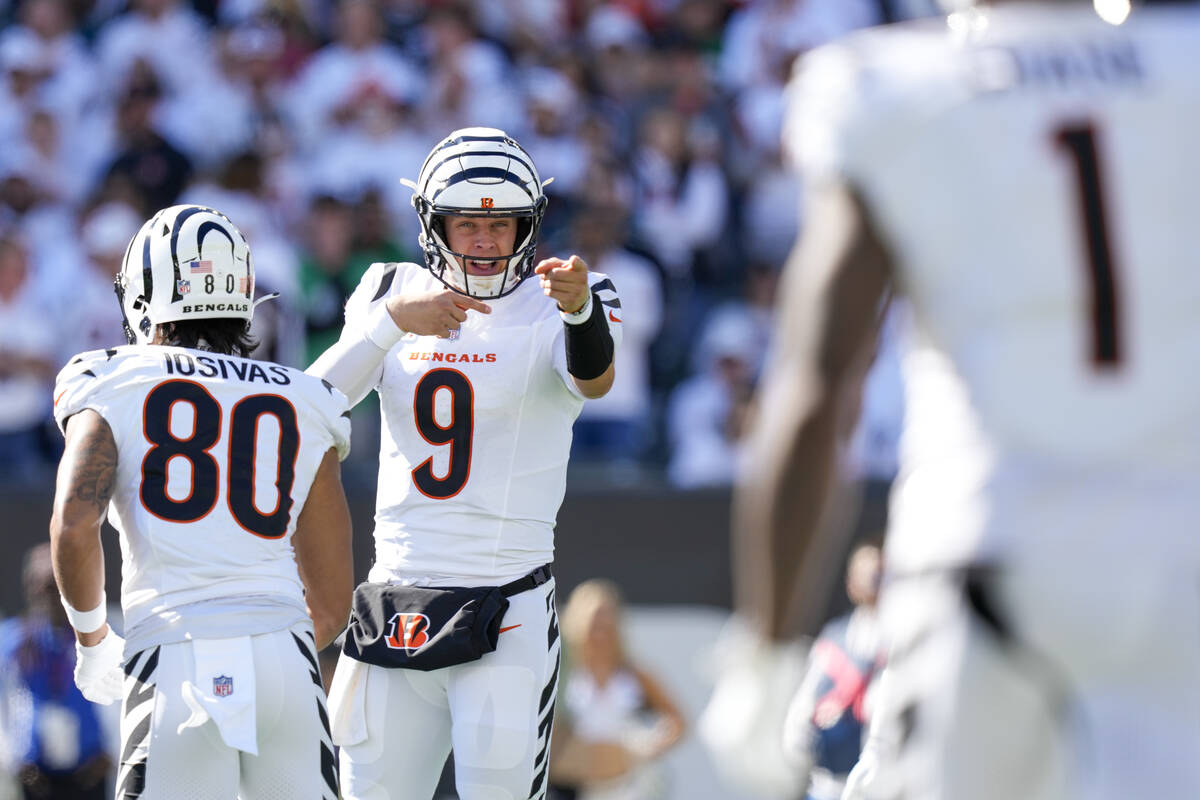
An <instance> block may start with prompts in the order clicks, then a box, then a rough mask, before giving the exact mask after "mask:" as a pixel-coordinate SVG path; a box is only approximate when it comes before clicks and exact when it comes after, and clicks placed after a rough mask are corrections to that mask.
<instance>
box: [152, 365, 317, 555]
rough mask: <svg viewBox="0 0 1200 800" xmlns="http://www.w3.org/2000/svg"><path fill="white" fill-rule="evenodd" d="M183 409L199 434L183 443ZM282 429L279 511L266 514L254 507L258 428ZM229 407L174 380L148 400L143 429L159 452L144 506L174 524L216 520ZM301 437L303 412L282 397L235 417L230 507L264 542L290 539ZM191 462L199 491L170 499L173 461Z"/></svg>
mask: <svg viewBox="0 0 1200 800" xmlns="http://www.w3.org/2000/svg"><path fill="white" fill-rule="evenodd" d="M176 403H186V404H187V405H190V406H191V407H192V413H193V420H194V424H193V427H192V434H191V436H189V437H187V438H180V437H178V436H176V435H175V434H174V433H173V432H172V431H171V413H172V411H173V409H174V408H175V404H176ZM265 414H269V415H271V416H273V417H275V419H276V421H277V422H278V424H279V449H278V453H277V454H276V455H277V459H276V462H275V464H276V467H275V469H276V472H275V487H276V489H277V490H278V492H279V497H278V500H277V501H276V503H275V508H273V509H271V510H270V511H267V512H263V511H260V510H259V509H258V507H257V506H255V504H254V478H255V475H254V463H255V460H256V457H257V452H256V451H257V448H258V423H259V420H260V419H261V418H262V417H263V415H265ZM221 417H222V413H221V404H220V403H218V402H217V400H216V398H214V397H213V396H212V395H211V394H209V393H208V390H207V389H205V388H204V387H203V386H201V385H200V384H199V383H195V382H194V381H179V380H174V381H166V382H164V383H160V384H159V385H158V386H156V387H154V389H153V390H151V392H150V393H149V394H148V395H146V404H145V406H144V407H143V413H142V421H143V422H142V427H143V433H144V434H145V437H146V440H147V441H148V442H150V444H151V447H150V449H149V450H148V451H147V452H146V456H145V458H143V459H142V487H141V492H140V494H141V499H142V505H144V506H145V507H146V510H148V511H149V512H150V513H151V514H153V515H154V516H156V517H158V518H159V519H163V520H166V521H168V522H195V521H197V520H199V519H203V518H204V517H206V516H208V515H209V514H210V513H211V512H212V510H213V508H214V507H215V506H216V504H217V495H218V494H219V487H220V483H221V475H220V472H221V468H220V465H219V464H218V462H217V459H216V458H215V457H214V456H213V455H212V453H211V452H209V451H210V450H212V449H213V448H214V447H215V446H216V444H217V442H218V441H219V440H220V438H221V425H222V419H221ZM299 451H300V431H299V429H298V428H297V427H296V409H295V407H294V406H293V405H292V404H291V403H290V402H289V401H288V400H287V399H286V398H283V397H280V396H279V395H275V394H252V395H248V396H246V397H243V398H242V399H241V400H239V401H238V402H237V403H236V404H234V406H233V410H232V411H231V412H230V414H229V458H228V460H227V465H228V469H227V472H226V475H225V482H226V484H227V486H226V493H225V496H226V500H227V502H228V504H229V511H230V513H231V514H232V515H233V518H234V520H235V521H236V522H237V523H238V525H240V526H241V527H242V528H243V529H245V530H246V531H248V532H250V533H253V534H254V535H255V536H261V537H263V538H264V539H278V538H280V537H282V536H283V535H284V534H285V533H287V529H288V522H289V521H290V517H291V511H292V496H291V493H292V485H293V484H294V483H295V481H296V456H297V455H298V454H299ZM176 458H182V459H185V460H186V461H187V462H188V464H189V465H190V466H191V471H192V486H191V492H190V493H189V494H188V496H187V497H185V498H183V499H182V500H175V499H173V498H172V497H170V496H169V495H168V494H167V466H168V464H170V462H171V460H172V459H176Z"/></svg>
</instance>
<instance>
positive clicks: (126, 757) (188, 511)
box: [50, 206, 354, 800]
mask: <svg viewBox="0 0 1200 800" xmlns="http://www.w3.org/2000/svg"><path fill="white" fill-rule="evenodd" d="M116 284H117V294H118V297H119V299H120V303H121V308H122V311H123V312H124V314H125V320H126V321H125V327H126V336H127V338H128V339H129V342H130V344H129V346H122V347H117V348H114V349H110V350H96V351H92V352H88V353H83V354H81V355H79V356H76V357H75V358H73V359H71V361H70V363H69V364H67V366H66V367H64V368H63V370H62V372H61V373H60V374H59V376H58V383H57V386H56V387H55V395H54V413H55V418H56V419H57V421H58V424H59V426H60V427H61V428H62V430H63V433H64V435H65V436H66V450H65V452H64V454H63V457H62V462H61V464H60V465H59V472H58V488H57V492H56V495H55V500H54V513H53V518H52V520H51V523H50V540H51V546H52V551H53V559H54V570H55V575H56V577H57V580H58V585H59V589H60V591H61V592H62V596H63V605H64V606H65V607H66V609H67V613H68V616H69V617H70V619H71V623H72V625H73V626H74V627H75V630H76V634H77V638H78V645H77V650H78V661H77V664H76V673H75V676H76V682H77V683H78V684H79V688H80V689H81V690H82V691H83V693H84V695H85V696H87V697H88V698H89V699H91V700H93V701H95V702H99V703H103V704H109V703H111V702H113V701H114V700H117V699H123V700H124V706H123V709H122V712H123V717H122V722H121V738H122V740H123V744H122V748H121V764H120V770H119V772H118V777H117V796H118V797H121V798H139V797H140V798H147V800H158V798H182V797H187V798H196V800H201V799H202V798H212V800H229V798H232V797H234V796H236V795H238V794H239V793H240V795H241V797H243V798H245V800H251V799H252V798H281V797H288V798H293V797H294V798H312V799H313V800H317V799H318V798H319V799H320V800H333V799H334V798H336V797H337V777H336V765H335V761H334V750H333V745H332V742H331V741H330V734H329V726H328V721H327V720H328V718H327V715H326V711H325V706H324V691H323V686H322V683H321V679H320V672H319V670H318V666H317V658H316V653H317V651H318V650H319V649H320V648H321V647H324V646H325V645H327V644H328V643H329V642H330V641H331V640H332V639H333V638H334V636H336V635H337V633H338V632H339V631H340V630H341V629H342V627H343V626H344V623H345V619H346V615H347V614H348V612H349V606H350V596H351V592H352V588H353V581H354V579H353V568H352V561H351V554H350V518H349V511H348V509H347V506H346V498H345V495H344V494H343V493H342V486H341V478H340V467H339V461H340V459H342V458H344V457H345V455H346V453H347V452H348V450H349V437H350V423H349V418H348V415H349V410H348V404H347V402H346V398H345V396H344V395H343V394H342V393H341V392H339V391H337V390H336V389H334V388H333V387H332V386H330V385H329V384H325V383H322V382H321V381H320V380H318V379H317V378H314V377H312V376H311V375H306V374H305V373H303V372H300V371H299V370H295V369H290V368H287V367H282V366H279V365H277V364H272V363H270V362H260V361H252V360H250V359H248V358H246V356H247V355H248V354H249V352H250V351H251V350H252V349H253V347H254V343H253V341H252V340H251V339H250V337H249V335H248V333H247V330H248V327H249V323H250V317H251V314H252V311H253V308H254V305H255V301H254V300H253V293H254V269H253V267H252V265H251V261H250V250H249V247H248V246H247V244H246V240H245V238H244V237H243V236H242V234H241V232H240V231H239V230H238V229H237V228H236V227H235V226H234V225H233V223H231V222H230V221H229V219H228V218H226V217H225V215H223V214H221V213H219V212H217V211H214V210H212V209H210V208H204V207H201V206H173V207H171V208H167V209H164V210H162V211H160V212H158V213H157V214H155V215H154V216H153V217H152V218H151V219H150V220H149V221H148V222H146V224H145V225H144V226H143V227H142V229H141V230H140V231H139V232H138V234H137V235H136V236H135V237H134V238H133V240H132V241H131V242H130V245H129V248H128V250H127V251H126V254H125V260H124V263H123V265H122V268H121V272H120V274H119V275H118V276H117V281H116ZM106 514H107V515H108V519H109V521H110V522H111V523H112V524H113V526H114V527H115V528H116V529H117V531H118V532H119V533H120V542H121V553H122V585H121V606H122V609H123V611H124V624H125V627H124V633H125V639H124V641H122V639H121V637H120V636H118V635H117V634H116V633H115V632H113V631H112V630H111V629H110V628H109V627H108V625H107V623H106V621H105V592H104V557H103V551H102V549H101V544H100V526H101V523H102V521H103V520H104V517H105V515H106ZM297 565H299V570H297Z"/></svg>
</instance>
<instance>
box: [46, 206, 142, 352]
mask: <svg viewBox="0 0 1200 800" xmlns="http://www.w3.org/2000/svg"><path fill="white" fill-rule="evenodd" d="M142 222H143V220H142V216H141V214H139V213H138V212H137V211H136V210H134V209H133V208H131V207H129V206H127V205H125V204H124V203H120V202H112V203H106V204H104V205H101V206H99V207H97V208H96V209H95V210H93V211H92V212H91V214H89V215H88V216H87V218H86V219H85V220H84V221H83V227H82V230H81V231H80V240H81V243H82V245H83V251H84V255H85V259H86V262H87V263H86V265H85V268H84V269H82V270H80V272H79V279H78V281H77V282H76V284H75V291H74V293H73V296H72V298H71V307H72V308H71V317H72V324H71V327H70V329H69V330H67V331H64V336H63V337H62V339H61V340H60V341H59V346H58V353H57V361H58V362H59V363H60V364H62V363H65V362H66V360H67V359H68V358H70V357H71V356H72V355H74V354H75V353H82V352H84V351H86V350H97V349H99V348H107V347H116V346H118V345H122V344H125V333H124V330H123V328H122V326H121V321H122V316H121V307H120V304H119V303H118V302H117V296H116V294H115V293H114V291H113V279H114V278H115V277H116V275H117V273H118V272H120V271H121V262H122V260H123V259H124V258H125V250H126V249H127V248H128V247H129V242H130V240H131V239H133V236H134V234H135V233H137V232H138V228H140V227H142Z"/></svg>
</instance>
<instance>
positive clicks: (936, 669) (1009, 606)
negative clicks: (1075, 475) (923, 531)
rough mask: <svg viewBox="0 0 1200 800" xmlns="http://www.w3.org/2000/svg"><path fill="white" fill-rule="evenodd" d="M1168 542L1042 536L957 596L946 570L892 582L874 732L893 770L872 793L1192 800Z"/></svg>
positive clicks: (1197, 654)
mask: <svg viewBox="0 0 1200 800" xmlns="http://www.w3.org/2000/svg"><path fill="white" fill-rule="evenodd" d="M1186 535H1187V536H1194V535H1195V533H1194V531H1188V532H1186ZM1048 538H1049V537H1048ZM1168 539H1170V536H1169V535H1168V534H1166V533H1164V532H1163V531H1157V530H1147V531H1145V532H1144V535H1142V536H1139V537H1137V540H1136V541H1133V540H1128V539H1127V541H1125V542H1122V541H1121V540H1120V537H1111V538H1110V539H1109V540H1108V541H1107V542H1106V541H1105V539H1104V537H1103V536H1095V537H1093V538H1091V539H1090V540H1089V539H1088V538H1087V537H1085V539H1084V540H1082V541H1078V542H1075V543H1073V544H1072V543H1064V544H1062V545H1061V546H1060V545H1056V544H1055V543H1054V542H1052V541H1048V542H1047V543H1046V544H1044V545H1043V546H1040V547H1039V548H1038V552H1036V553H1033V552H1031V553H1028V554H1026V555H1027V557H1026V558H1025V559H1023V560H1022V561H1020V562H1018V563H1010V564H1006V565H1004V566H1002V567H999V568H997V569H996V570H994V571H993V572H992V573H991V574H985V575H983V576H981V577H979V579H978V580H974V581H972V582H971V583H970V584H969V586H973V587H974V588H973V589H969V590H964V589H963V588H962V587H961V584H960V582H959V581H958V580H956V579H955V578H954V577H952V576H950V575H948V574H943V575H928V576H924V577H914V578H909V579H898V580H896V581H894V582H893V583H891V584H890V585H889V586H888V587H887V589H886V590H885V595H884V598H883V609H882V613H883V618H884V624H885V630H887V631H888V636H889V641H890V643H891V650H892V655H891V658H890V660H889V663H888V670H889V671H890V674H889V675H888V681H887V690H886V691H885V692H884V693H883V696H882V697H881V698H880V706H881V707H880V708H878V710H877V714H880V715H883V717H882V718H881V719H879V720H873V721H872V726H873V727H874V726H875V725H876V724H880V725H884V726H886V728H885V730H886V731H888V736H889V738H893V739H894V740H895V747H889V748H888V750H890V751H891V752H892V753H894V754H895V760H894V761H893V762H892V763H891V765H887V764H885V763H881V766H880V771H879V773H880V774H879V781H880V782H879V784H878V786H879V789H880V791H877V792H873V793H872V797H880V798H890V797H903V798H905V800H964V798H970V800H1013V798H1021V800H1129V798H1134V797H1145V798H1156V800H1166V799H1167V798H1172V799H1176V798H1178V799H1179V800H1182V798H1187V797H1196V796H1198V793H1200V569H1198V568H1197V559H1196V558H1195V557H1194V556H1192V555H1191V553H1192V552H1194V551H1195V547H1194V546H1192V545H1186V544H1183V543H1177V544H1181V546H1180V547H1171V546H1170V542H1169V541H1164V540H1168ZM889 784H890V789H889Z"/></svg>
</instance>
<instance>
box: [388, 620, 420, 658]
mask: <svg viewBox="0 0 1200 800" xmlns="http://www.w3.org/2000/svg"><path fill="white" fill-rule="evenodd" d="M385 641H386V642H387V646H388V647H390V648H392V649H393V650H416V649H417V648H418V647H420V646H421V645H423V644H425V643H426V642H428V641H429V617H427V616H425V615H424V614H395V615H393V616H392V618H391V620H389V621H388V635H387V639H386V640H385Z"/></svg>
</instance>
